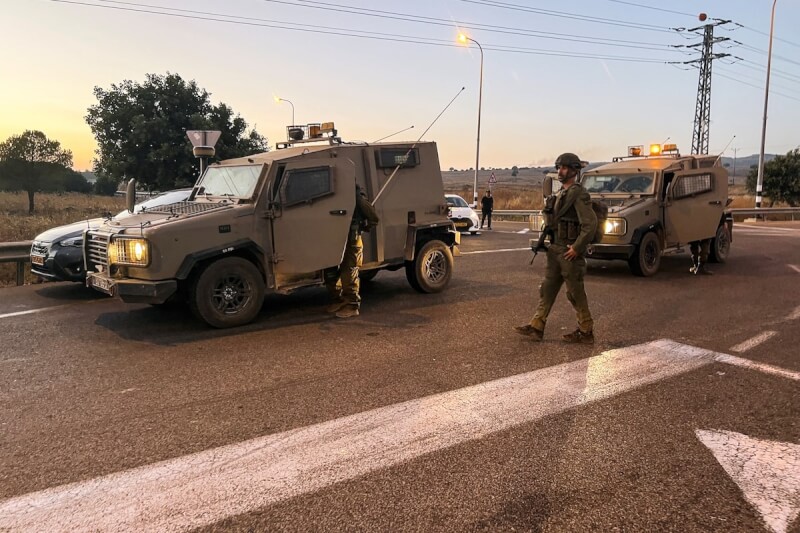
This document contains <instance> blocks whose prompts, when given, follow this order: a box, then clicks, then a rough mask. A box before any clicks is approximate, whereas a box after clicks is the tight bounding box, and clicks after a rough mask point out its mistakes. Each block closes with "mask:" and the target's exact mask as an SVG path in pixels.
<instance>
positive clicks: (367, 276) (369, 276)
mask: <svg viewBox="0 0 800 533" xmlns="http://www.w3.org/2000/svg"><path fill="white" fill-rule="evenodd" d="M379 272H380V269H377V268H376V269H373V270H359V271H358V279H360V280H361V283H369V282H370V281H372V280H373V279H375V276H377V275H378V273H379Z"/></svg>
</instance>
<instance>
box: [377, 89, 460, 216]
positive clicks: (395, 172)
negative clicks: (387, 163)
mask: <svg viewBox="0 0 800 533" xmlns="http://www.w3.org/2000/svg"><path fill="white" fill-rule="evenodd" d="M464 89H465V88H464V87H462V88H461V90H460V91H458V92H457V93H456V95H455V96H454V97H453V99H452V100H450V102H448V104H447V105H446V106H444V109H442V112H441V113H439V114H438V115H436V118H435V119H433V122H431V123H430V125H429V126H428V127H427V128H425V131H423V132H422V135H420V136H419V138H418V139H417V140H416V141H414V144H412V145H411V148H409V149H408V152H406V155H405V156H404V157H403V159H404V160H405V159H407V158H408V154H410V153H411V152H412V150H414V148H416V146H417V143H418V142H419V141H420V140H421V139H422V138H423V137H424V136H425V134H426V133H428V130H429V129H431V128H432V127H433V125H434V124H436V121H437V120H439V117H441V116H442V115H444V112H445V111H447V108H448V107H450V106H451V105H452V104H453V102H455V101H456V98H458V97H459V95H461V93H462V92H464ZM401 166H403V163H399V164H398V165H397V166H396V167H394V170H393V171H392V174H391V176H389V179H388V180H386V183H384V184H383V187H382V188H381V190H380V191H378V194H377V195H376V196H375V199H374V200H372V205H375V204H376V203H377V202H378V198H380V197H381V194H383V191H385V190H386V187H387V186H388V185H389V184H390V183H391V182H392V178H394V176H395V174H397V171H398V170H400V167H401Z"/></svg>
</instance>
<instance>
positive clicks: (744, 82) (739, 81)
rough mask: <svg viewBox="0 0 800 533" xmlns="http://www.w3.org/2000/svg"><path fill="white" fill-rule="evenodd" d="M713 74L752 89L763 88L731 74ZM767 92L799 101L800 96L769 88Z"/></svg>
mask: <svg viewBox="0 0 800 533" xmlns="http://www.w3.org/2000/svg"><path fill="white" fill-rule="evenodd" d="M715 75H716V76H720V77H722V78H726V79H729V80H731V81H735V82H736V83H741V84H742V85H747V86H748V87H753V88H754V89H759V90H761V91H763V90H764V87H759V86H758V85H753V84H752V83H747V82H746V81H742V80H740V79H738V78H734V77H732V76H727V75H725V74H720V73H719V72H717V73H715ZM769 94H777V95H778V96H783V97H784V98H788V99H789V100H795V101H797V102H800V98H795V97H794V96H789V95H788V94H783V93H779V92H777V91H773V90H772V89H770V91H769Z"/></svg>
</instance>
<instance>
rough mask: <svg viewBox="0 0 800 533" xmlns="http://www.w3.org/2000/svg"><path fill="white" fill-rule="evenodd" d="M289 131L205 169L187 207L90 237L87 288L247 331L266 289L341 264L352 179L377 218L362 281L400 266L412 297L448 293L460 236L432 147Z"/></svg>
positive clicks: (110, 225) (323, 128) (313, 129)
mask: <svg viewBox="0 0 800 533" xmlns="http://www.w3.org/2000/svg"><path fill="white" fill-rule="evenodd" d="M288 134H289V139H290V140H289V141H287V142H285V143H280V144H279V145H278V149H277V150H274V151H270V152H266V153H262V154H257V155H253V156H250V157H246V158H240V159H232V160H227V161H222V162H220V163H216V164H212V165H210V166H208V168H207V169H205V171H204V172H203V173H202V174H201V176H200V178H199V179H198V181H197V183H196V184H195V186H194V190H193V192H192V194H191V196H190V197H189V199H188V200H187V201H183V202H178V203H175V204H171V205H165V206H160V207H158V208H155V209H148V210H147V211H146V212H143V213H141V214H137V215H132V216H130V217H127V218H125V219H124V220H119V221H116V220H113V219H112V220H109V221H108V222H106V223H105V224H104V225H103V226H101V227H100V228H99V229H97V230H91V231H88V232H87V234H86V235H85V239H84V260H85V263H86V271H87V278H86V284H87V286H89V287H92V288H94V289H96V290H98V291H101V292H104V293H106V294H109V295H112V296H119V297H120V298H121V299H122V300H123V301H125V302H132V303H134V302H145V303H150V304H155V305H158V304H163V303H165V302H167V301H180V300H184V301H186V302H187V303H188V304H189V307H190V308H191V309H192V311H193V312H194V313H195V314H196V315H197V316H198V317H199V318H201V319H202V320H204V321H205V322H207V323H208V324H210V325H211V326H214V327H220V328H223V327H231V326H238V325H241V324H245V323H247V322H250V321H251V320H253V319H254V318H255V316H256V315H257V314H258V312H259V310H260V309H261V306H262V303H263V300H264V295H265V293H266V292H277V293H288V292H291V291H293V290H295V289H299V288H302V287H314V286H319V285H322V284H323V283H324V278H323V272H324V271H325V270H326V269H329V268H336V267H337V266H338V265H339V263H340V262H341V260H342V256H343V253H344V249H345V243H346V241H347V234H348V230H349V226H350V221H351V218H352V216H353V210H354V208H355V187H356V183H357V184H359V185H360V186H361V187H362V189H363V190H364V191H365V192H366V193H367V196H368V198H369V199H370V201H373V203H374V205H375V208H376V210H377V212H378V215H379V216H380V223H379V224H378V226H377V227H376V228H373V230H372V231H371V232H369V233H364V234H363V241H364V265H363V269H362V279H363V278H364V277H368V278H371V277H373V276H374V275H375V274H377V272H378V271H379V270H381V269H387V270H397V269H400V268H404V269H405V271H406V277H407V279H408V281H409V283H410V284H411V286H412V287H413V288H414V289H416V290H417V291H420V292H427V293H431V292H438V291H441V290H443V289H444V288H445V287H446V286H447V285H448V283H449V281H450V277H451V275H452V270H453V251H454V247H455V245H457V244H458V239H459V234H458V233H457V232H456V231H455V228H454V226H453V223H452V222H451V221H450V220H449V219H448V218H447V207H446V205H445V203H444V190H443V187H442V178H441V171H440V168H439V156H438V153H437V150H436V144H435V143H433V142H417V143H407V142H398V143H381V144H372V145H370V144H365V143H359V144H351V143H344V142H342V141H341V139H340V138H338V137H337V136H336V130H335V129H333V124H332V123H327V124H322V125H320V124H312V125H309V126H308V127H295V126H292V127H290V128H289V131H288Z"/></svg>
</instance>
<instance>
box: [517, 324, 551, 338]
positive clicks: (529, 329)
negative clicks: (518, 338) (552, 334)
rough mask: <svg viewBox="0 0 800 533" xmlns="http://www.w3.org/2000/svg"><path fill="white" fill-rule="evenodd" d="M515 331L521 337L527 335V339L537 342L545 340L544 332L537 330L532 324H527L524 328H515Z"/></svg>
mask: <svg viewBox="0 0 800 533" xmlns="http://www.w3.org/2000/svg"><path fill="white" fill-rule="evenodd" d="M514 331H516V332H517V333H519V334H520V335H525V336H526V337H530V338H531V339H533V340H535V341H540V340H542V339H544V331H542V330H540V329H536V328H535V327H533V326H531V325H530V324H525V325H524V326H514Z"/></svg>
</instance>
